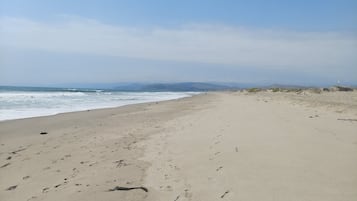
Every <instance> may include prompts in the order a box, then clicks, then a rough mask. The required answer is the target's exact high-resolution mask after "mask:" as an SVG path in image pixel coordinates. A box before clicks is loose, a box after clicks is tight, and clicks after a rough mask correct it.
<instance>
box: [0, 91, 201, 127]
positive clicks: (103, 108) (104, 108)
mask: <svg viewBox="0 0 357 201" xmlns="http://www.w3.org/2000/svg"><path fill="white" fill-rule="evenodd" d="M202 93H204V92H199V93H197V94H193V95H189V96H185V97H179V98H174V99H168V100H158V101H154V100H153V101H147V102H141V103H129V104H125V105H119V106H108V107H101V108H94V109H83V110H75V111H68V112H59V113H55V114H48V115H39V116H31V117H23V118H16V119H4V120H0V122H4V121H16V120H25V119H31V118H41V117H51V116H56V115H62V114H67V113H77V112H89V111H95V110H108V109H109V110H110V109H116V108H120V107H126V106H131V105H139V104H145V103H156V102H165V101H172V100H179V99H183V98H190V97H193V96H197V95H200V94H202Z"/></svg>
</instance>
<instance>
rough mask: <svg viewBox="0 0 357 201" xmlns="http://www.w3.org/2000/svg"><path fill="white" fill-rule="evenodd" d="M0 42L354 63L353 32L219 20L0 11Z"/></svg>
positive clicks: (228, 59)
mask: <svg viewBox="0 0 357 201" xmlns="http://www.w3.org/2000/svg"><path fill="white" fill-rule="evenodd" d="M0 36H1V37H0V38H1V39H0V46H1V47H2V48H6V47H11V48H20V49H38V50H45V51H55V52H65V53H81V54H83V53H84V54H96V55H107V56H120V57H128V58H138V59H150V60H166V61H167V60H168V61H183V62H199V63H212V64H222V65H230V66H233V67H247V66H254V67H255V68H264V69H292V70H305V71H308V70H311V69H313V70H314V71H321V70H324V71H333V70H336V68H338V69H339V70H342V71H343V70H346V71H348V70H351V69H354V68H355V66H356V64H357V57H356V56H355V55H356V53H357V39H356V37H355V36H354V35H353V34H348V33H337V32H334V33H330V32H293V31H281V30H261V29H247V28H237V27H229V26H219V25H197V24H196V25H194V24H193V25H192V24H191V25H185V26H181V27H176V28H165V27H152V28H140V27H125V26H120V25H108V24H104V23H101V22H99V21H96V20H92V19H83V18H66V19H65V20H64V21H61V22H55V23H51V24H49V23H43V22H37V21H33V20H29V19H21V18H11V17H3V18H1V19H0Z"/></svg>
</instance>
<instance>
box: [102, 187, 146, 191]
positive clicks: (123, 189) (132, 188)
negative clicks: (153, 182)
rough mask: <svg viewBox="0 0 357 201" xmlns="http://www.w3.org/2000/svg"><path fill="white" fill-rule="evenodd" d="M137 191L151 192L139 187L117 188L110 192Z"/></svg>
mask: <svg viewBox="0 0 357 201" xmlns="http://www.w3.org/2000/svg"><path fill="white" fill-rule="evenodd" d="M135 189H141V190H143V191H145V192H149V190H148V189H147V188H145V187H142V186H138V187H122V186H116V187H114V188H112V189H109V190H108V191H130V190H135Z"/></svg>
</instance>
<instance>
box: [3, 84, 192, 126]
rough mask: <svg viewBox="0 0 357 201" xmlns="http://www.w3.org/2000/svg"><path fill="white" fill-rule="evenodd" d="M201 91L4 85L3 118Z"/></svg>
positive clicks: (176, 95)
mask: <svg viewBox="0 0 357 201" xmlns="http://www.w3.org/2000/svg"><path fill="white" fill-rule="evenodd" d="M197 93H198V92H120V91H113V90H101V89H76V88H40V87H0V121H3V120H10V119H22V118H28V117H38V116H48V115H55V114H59V113H65V112H74V111H85V110H90V109H100V108H111V107H118V106H124V105H130V104H137V103H145V102H156V101H164V100H172V99H178V98H184V97H189V96H192V95H194V94H197Z"/></svg>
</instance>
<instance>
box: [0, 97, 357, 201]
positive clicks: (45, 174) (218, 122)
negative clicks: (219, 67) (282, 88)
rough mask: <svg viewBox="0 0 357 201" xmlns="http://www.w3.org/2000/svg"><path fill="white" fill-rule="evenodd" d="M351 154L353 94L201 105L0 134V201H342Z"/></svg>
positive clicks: (165, 105)
mask: <svg viewBox="0 0 357 201" xmlns="http://www.w3.org/2000/svg"><path fill="white" fill-rule="evenodd" d="M41 132H44V133H43V134H42V135H41V134H40V133H41ZM356 153H357V93H356V92H328V93H327V92H326V93H322V94H314V93H309V92H306V93H305V92H304V93H300V94H296V93H281V92H278V93H273V92H259V93H247V92H219V93H209V94H202V95H198V96H195V97H192V98H184V99H180V100H174V101H165V102H160V103H149V104H139V105H132V106H126V107H121V108H114V109H104V110H93V111H87V112H76V113H66V114H60V115H55V116H49V117H40V118H30V119H23V120H14V121H4V122H0V200H8V201H12V200H131V201H132V200H149V201H154V200H155V201H156V200H165V201H167V200H169V201H171V200H172V201H181V200H205V201H210V200H282V201H285V200H299V201H302V200H323V201H326V200H341V201H344V200H345V201H350V200H357V191H356V189H357V171H356V170H357V155H356Z"/></svg>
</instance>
